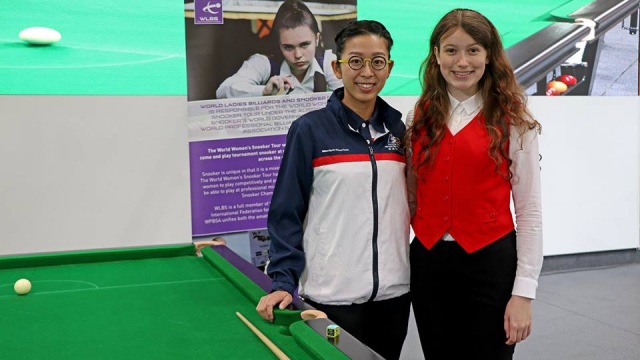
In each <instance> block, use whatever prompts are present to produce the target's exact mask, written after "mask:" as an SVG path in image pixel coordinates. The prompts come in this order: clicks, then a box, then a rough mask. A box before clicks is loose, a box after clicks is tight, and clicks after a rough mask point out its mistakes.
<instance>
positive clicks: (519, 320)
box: [504, 295, 531, 345]
mask: <svg viewBox="0 0 640 360" xmlns="http://www.w3.org/2000/svg"><path fill="white" fill-rule="evenodd" d="M504 331H505V334H506V337H507V342H506V343H507V345H513V344H515V343H519V342H520V341H522V340H524V339H526V338H527V337H529V335H530V334H531V299H529V298H525V297H522V296H517V295H512V296H511V299H510V300H509V303H507V309H506V311H505V312H504Z"/></svg>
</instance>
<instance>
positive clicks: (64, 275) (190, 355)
mask: <svg viewBox="0 0 640 360" xmlns="http://www.w3.org/2000/svg"><path fill="white" fill-rule="evenodd" d="M214 249H215V250H214ZM20 278H27V279H29V280H30V281H31V282H32V285H33V287H32V290H31V292H30V293H29V294H27V295H22V296H20V295H17V294H15V293H14V290H13V284H14V283H15V281H16V280H18V279H20ZM266 286H269V279H268V278H267V277H266V276H265V275H264V274H263V273H261V272H259V271H258V270H257V269H256V268H255V267H253V265H251V264H250V263H248V262H247V261H245V260H244V259H242V258H240V257H239V256H237V255H236V254H234V253H233V252H232V251H231V250H229V249H228V248H227V247H226V246H214V247H205V248H203V249H202V250H201V256H198V255H197V251H196V248H195V247H194V245H192V244H186V245H175V246H154V247H144V248H125V249H107V250H91V251H79V252H69V253H51V254H35V255H20V256H3V257H0V349H1V350H0V352H1V353H2V355H0V357H2V358H3V359H47V360H53V359H60V360H62V359H64V360H73V359H154V360H158V359H270V358H273V359H275V358H276V357H275V356H274V355H273V354H272V353H271V351H270V350H269V349H268V348H267V346H265V345H264V344H263V343H262V342H261V341H260V340H259V339H258V337H257V336H256V335H254V334H253V333H252V332H251V331H250V330H249V328H248V327H247V326H246V325H245V324H244V323H242V322H241V320H240V319H239V318H238V317H237V316H236V314H235V313H236V312H240V313H241V314H242V315H243V316H245V317H246V318H247V319H248V320H249V321H251V323H253V324H254V325H255V326H256V327H257V328H258V329H259V330H261V331H262V332H263V333H264V334H265V335H266V336H267V337H268V338H270V340H271V341H273V343H275V344H276V346H278V347H279V348H280V349H281V350H282V351H283V352H284V353H285V354H287V355H288V356H289V357H290V358H291V359H348V358H353V359H372V360H373V359H378V360H380V359H381V357H379V355H377V354H376V353H375V352H373V351H372V350H370V349H369V348H367V347H366V346H364V345H362V344H361V343H360V342H358V341H357V340H356V339H355V338H353V337H352V336H351V335H349V334H348V333H346V332H345V331H342V333H341V336H340V339H339V341H338V342H337V344H332V343H330V342H329V341H328V340H327V339H326V338H325V337H324V333H325V329H326V327H327V326H328V325H330V324H333V323H332V322H331V321H330V320H329V319H322V318H318V319H313V320H306V321H303V320H301V318H300V313H301V311H302V310H304V309H306V308H310V307H309V306H308V305H306V304H304V303H301V302H300V301H297V303H296V304H297V310H276V320H275V321H274V323H269V322H266V321H264V320H262V319H261V318H260V316H259V315H258V314H257V313H256V311H255V307H256V304H257V302H258V300H259V298H260V297H261V296H262V295H264V294H265V293H266V291H265V289H264V287H266Z"/></svg>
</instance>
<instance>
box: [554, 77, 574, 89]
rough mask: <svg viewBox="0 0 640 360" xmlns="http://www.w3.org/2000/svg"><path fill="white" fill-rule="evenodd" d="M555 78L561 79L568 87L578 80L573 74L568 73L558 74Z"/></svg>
mask: <svg viewBox="0 0 640 360" xmlns="http://www.w3.org/2000/svg"><path fill="white" fill-rule="evenodd" d="M556 80H558V81H562V82H563V83H565V84H566V85H567V86H569V87H571V86H574V85H575V84H576V83H577V82H578V79H576V77H575V76H573V75H569V74H562V75H560V76H558V78H557V79H556Z"/></svg>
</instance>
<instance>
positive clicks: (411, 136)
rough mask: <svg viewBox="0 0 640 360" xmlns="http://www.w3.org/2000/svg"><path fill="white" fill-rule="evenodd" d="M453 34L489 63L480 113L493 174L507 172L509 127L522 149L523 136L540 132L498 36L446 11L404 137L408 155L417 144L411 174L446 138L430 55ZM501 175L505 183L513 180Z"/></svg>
mask: <svg viewBox="0 0 640 360" xmlns="http://www.w3.org/2000/svg"><path fill="white" fill-rule="evenodd" d="M456 29H462V30H464V31H465V32H466V33H467V34H469V36H471V37H472V38H473V39H474V40H475V41H476V42H477V43H478V44H480V45H481V46H482V47H483V48H484V49H485V50H487V57H488V59H489V63H488V64H487V65H486V68H485V72H484V75H483V76H482V78H481V79H480V81H479V82H478V88H479V89H480V93H481V95H482V99H483V101H484V105H483V108H482V110H481V111H482V115H483V116H484V119H485V126H486V129H487V131H488V133H489V137H490V143H489V156H490V157H491V158H492V159H493V160H494V161H495V163H496V171H498V172H500V170H499V169H500V167H501V165H502V163H503V161H505V160H506V161H507V170H508V169H509V166H510V165H511V162H512V160H511V159H510V157H509V149H508V141H509V135H510V126H514V127H515V128H516V129H517V131H518V133H519V134H520V136H519V144H520V148H522V141H523V135H524V133H525V132H526V131H528V130H533V129H535V130H536V131H538V132H540V131H541V125H540V123H539V122H538V121H536V120H535V119H534V118H533V116H532V115H531V113H530V112H529V111H528V110H527V106H526V102H527V97H526V95H525V94H524V92H523V90H522V88H521V87H520V86H519V85H518V83H517V82H516V78H515V75H514V73H513V68H512V67H511V64H510V63H509V60H508V58H507V55H506V53H505V51H504V48H503V45H502V40H500V35H499V34H498V30H497V29H496V28H495V26H494V25H493V24H492V23H491V21H489V19H487V18H486V17H485V16H484V15H482V14H480V13H479V12H477V11H474V10H470V9H454V10H451V11H450V12H449V13H447V14H446V15H444V16H443V17H442V19H440V21H439V22H438V24H437V25H436V26H435V28H434V30H433V33H432V34H431V39H430V42H429V55H428V56H427V58H426V59H425V60H424V61H423V62H422V65H421V66H420V73H421V74H423V75H422V94H421V95H420V98H419V99H418V103H417V104H416V108H415V116H414V120H413V123H412V124H411V126H410V127H409V129H408V131H407V133H406V135H405V143H406V144H407V149H411V148H412V147H411V144H412V143H413V142H419V147H418V150H419V151H418V154H414V156H416V155H418V156H420V155H422V158H421V159H414V160H413V161H414V165H417V166H415V169H414V170H417V168H419V167H422V166H425V165H429V164H431V163H432V162H433V159H434V158H435V154H436V152H437V149H438V144H439V143H440V141H442V139H443V138H444V135H445V133H446V127H447V119H448V116H449V108H450V106H451V105H450V102H449V95H448V93H447V83H446V81H445V79H444V77H443V76H442V73H441V72H440V66H439V65H438V62H437V59H436V55H435V49H438V50H439V49H440V41H441V40H442V38H443V37H445V36H449V35H451V34H452V33H453V32H454V31H455V30H456ZM422 131H425V132H426V136H424V137H421V138H419V134H421V133H422ZM416 160H417V161H416ZM503 175H504V176H505V177H510V176H511V175H512V174H511V173H510V172H509V174H503Z"/></svg>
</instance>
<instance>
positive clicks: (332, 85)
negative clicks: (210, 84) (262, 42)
mask: <svg viewBox="0 0 640 360" xmlns="http://www.w3.org/2000/svg"><path fill="white" fill-rule="evenodd" d="M267 41H269V42H271V43H273V48H274V49H275V48H277V49H279V50H278V51H276V52H275V54H274V55H273V56H267V55H263V54H254V55H252V56H251V57H250V58H249V59H247V60H246V61H245V62H244V63H243V64H242V66H241V67H240V69H239V70H238V71H237V72H236V73H235V74H234V75H232V76H231V77H229V78H227V79H226V80H225V81H224V82H222V84H220V86H219V87H218V89H217V90H216V97H217V98H218V99H225V98H236V97H250V96H269V95H284V94H304V93H311V92H324V91H330V90H334V89H337V88H338V87H340V86H342V82H341V81H340V80H339V79H338V78H336V76H335V75H334V74H333V71H331V61H333V60H334V59H335V58H336V57H335V55H334V54H333V53H332V52H331V51H330V50H328V51H324V50H323V48H322V46H321V34H320V30H319V27H318V22H317V21H316V18H315V17H314V16H313V14H312V13H311V11H310V10H309V8H308V7H307V6H306V5H305V4H304V3H303V2H302V1H301V0H286V1H285V2H283V3H282V5H280V8H278V12H277V13H276V16H275V18H274V20H273V26H272V28H271V33H270V35H269V37H268V40H267Z"/></svg>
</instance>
